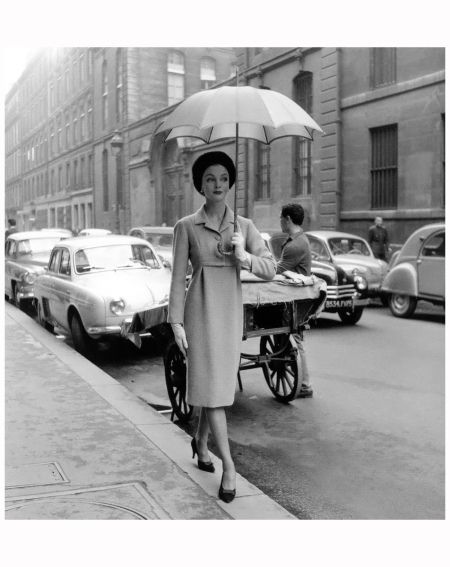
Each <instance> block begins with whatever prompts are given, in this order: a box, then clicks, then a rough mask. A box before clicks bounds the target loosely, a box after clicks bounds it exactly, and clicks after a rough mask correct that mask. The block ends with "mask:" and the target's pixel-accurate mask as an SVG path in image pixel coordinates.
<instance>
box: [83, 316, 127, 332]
mask: <svg viewBox="0 0 450 567" xmlns="http://www.w3.org/2000/svg"><path fill="white" fill-rule="evenodd" d="M131 321H132V317H127V318H126V319H123V320H122V321H121V322H120V325H104V326H100V325H95V326H92V327H88V328H87V329H86V332H87V333H88V335H93V336H96V335H120V334H121V331H122V327H123V326H124V325H125V326H126V325H128V326H130V325H131Z"/></svg>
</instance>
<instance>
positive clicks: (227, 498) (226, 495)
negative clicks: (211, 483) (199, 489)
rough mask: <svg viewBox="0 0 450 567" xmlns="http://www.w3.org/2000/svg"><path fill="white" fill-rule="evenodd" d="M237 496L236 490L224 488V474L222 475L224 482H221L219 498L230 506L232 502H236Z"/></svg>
mask: <svg viewBox="0 0 450 567" xmlns="http://www.w3.org/2000/svg"><path fill="white" fill-rule="evenodd" d="M235 496H236V489H235V488H234V489H233V490H225V488H224V487H223V474H222V480H221V481H220V488H219V498H220V499H221V500H223V501H224V502H226V503H227V504H229V503H230V502H231V501H232V500H234V497H235Z"/></svg>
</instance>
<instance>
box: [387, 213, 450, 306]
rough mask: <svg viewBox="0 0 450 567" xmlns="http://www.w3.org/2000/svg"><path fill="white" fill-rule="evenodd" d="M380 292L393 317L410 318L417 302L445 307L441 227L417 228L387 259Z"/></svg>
mask: <svg viewBox="0 0 450 567" xmlns="http://www.w3.org/2000/svg"><path fill="white" fill-rule="evenodd" d="M381 290H382V292H383V293H384V294H386V297H387V298H388V303H389V308H390V310H391V312H392V314H393V315H395V317H410V316H411V315H412V314H413V313H414V311H415V309H416V306H417V301H418V300H426V301H430V302H431V303H434V304H436V305H444V304H445V224H444V223H437V224H428V225H426V226H423V227H422V228H419V229H418V230H416V231H415V232H413V234H411V236H410V237H409V238H408V240H407V241H406V242H405V244H404V245H403V247H402V248H401V249H400V251H399V252H396V253H395V255H394V256H393V257H392V258H391V262H390V263H389V271H388V273H387V274H386V277H385V278H384V280H383V284H382V287H381Z"/></svg>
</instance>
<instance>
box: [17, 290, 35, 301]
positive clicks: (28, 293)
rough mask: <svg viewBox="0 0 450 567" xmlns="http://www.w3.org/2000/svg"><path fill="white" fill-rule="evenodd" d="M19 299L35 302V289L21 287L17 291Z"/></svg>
mask: <svg viewBox="0 0 450 567" xmlns="http://www.w3.org/2000/svg"><path fill="white" fill-rule="evenodd" d="M17 298H18V299H20V300H21V301H23V300H27V299H28V300H30V301H31V300H33V299H34V289H30V288H27V287H20V288H19V290H18V291H17Z"/></svg>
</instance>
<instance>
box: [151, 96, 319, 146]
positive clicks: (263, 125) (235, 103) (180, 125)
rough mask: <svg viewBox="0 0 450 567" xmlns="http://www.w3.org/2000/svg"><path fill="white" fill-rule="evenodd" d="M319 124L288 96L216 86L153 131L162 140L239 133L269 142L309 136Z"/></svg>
mask: <svg viewBox="0 0 450 567" xmlns="http://www.w3.org/2000/svg"><path fill="white" fill-rule="evenodd" d="M314 130H316V131H318V132H322V129H321V128H320V126H319V125H318V124H317V123H316V122H315V121H314V120H313V119H312V118H311V117H310V116H309V114H308V113H307V112H305V111H304V110H303V109H302V108H301V107H300V106H299V105H298V104H296V103H295V102H294V101H293V100H291V99H290V98H288V97H287V96H285V95H283V94H281V93H279V92H276V91H272V90H268V89H258V88H255V87H248V86H245V87H219V88H218V89H211V90H207V91H200V92H198V93H196V94H194V95H192V96H190V97H189V98H187V99H186V100H185V101H184V102H182V103H181V104H180V105H179V106H178V107H177V108H176V109H175V110H174V111H173V112H172V114H171V115H170V116H168V118H166V119H165V120H164V122H162V123H161V124H160V125H159V126H158V128H157V129H156V131H155V134H159V133H161V132H164V133H165V138H164V139H165V140H166V141H168V140H171V139H173V138H180V137H193V138H199V139H200V140H203V141H204V142H205V143H210V142H214V141H217V140H221V139H224V138H232V137H235V136H236V131H237V132H238V135H239V136H240V137H242V138H250V139H253V140H258V141H260V142H263V143H264V144H270V143H271V142H273V141H274V140H276V139H278V138H283V137H285V136H300V137H303V138H307V139H310V140H311V139H312V134H313V131H314Z"/></svg>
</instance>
